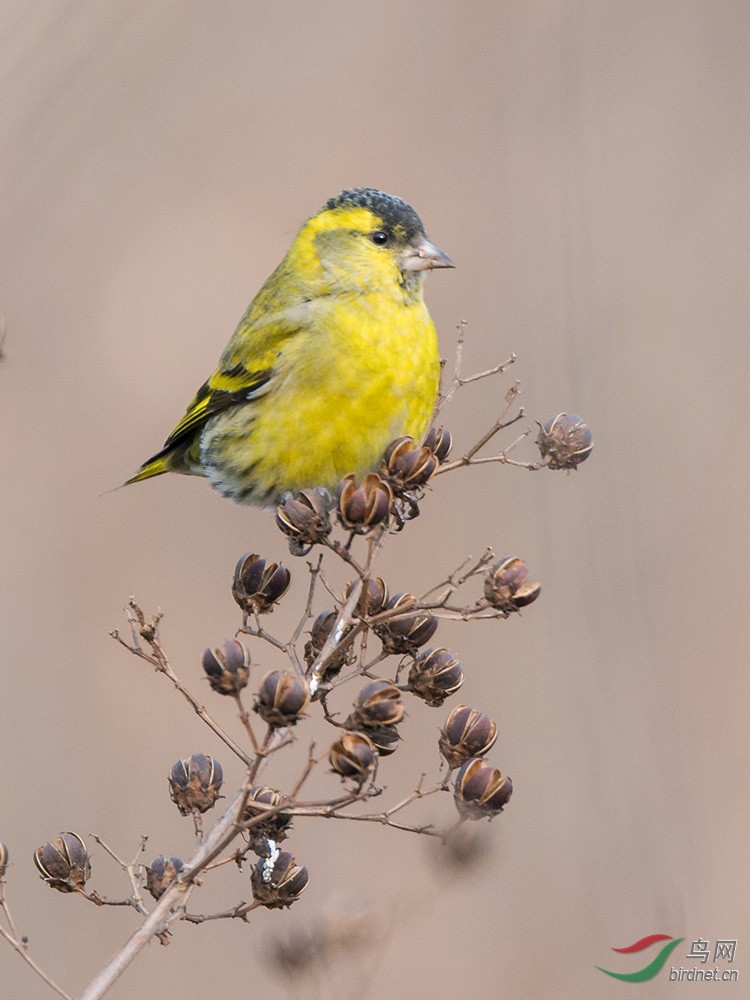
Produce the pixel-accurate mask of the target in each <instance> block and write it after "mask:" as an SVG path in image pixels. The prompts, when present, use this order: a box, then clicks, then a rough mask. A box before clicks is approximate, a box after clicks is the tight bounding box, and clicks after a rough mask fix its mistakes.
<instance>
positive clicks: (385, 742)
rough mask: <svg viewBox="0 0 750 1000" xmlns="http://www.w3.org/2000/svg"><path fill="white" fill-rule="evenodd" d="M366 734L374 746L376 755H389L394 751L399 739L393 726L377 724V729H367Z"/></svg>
mask: <svg viewBox="0 0 750 1000" xmlns="http://www.w3.org/2000/svg"><path fill="white" fill-rule="evenodd" d="M367 736H368V738H369V740H370V742H371V743H372V745H373V746H374V747H375V752H376V753H377V755H378V757H390V755H391V754H392V753H394V752H395V751H396V749H397V747H398V744H399V740H400V739H401V737H400V736H399V734H398V729H397V728H396V727H395V726H378V728H377V729H368V730H367Z"/></svg>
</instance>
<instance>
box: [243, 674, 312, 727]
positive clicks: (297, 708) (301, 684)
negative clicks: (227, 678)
mask: <svg viewBox="0 0 750 1000" xmlns="http://www.w3.org/2000/svg"><path fill="white" fill-rule="evenodd" d="M309 701H310V688H309V686H308V683H307V681H306V680H305V679H304V677H300V676H299V674H295V673H293V672H292V671H291V670H271V671H270V672H269V673H267V674H266V675H265V677H264V678H263V679H262V680H261V682H260V687H259V688H258V693H257V694H256V695H255V711H256V712H257V713H258V715H259V716H260V717H261V719H263V721H264V722H266V723H268V725H269V726H274V728H279V727H281V726H293V725H295V724H296V722H297V721H298V719H299V718H300V716H301V715H302V713H303V712H304V710H305V709H306V708H307V706H308V704H309Z"/></svg>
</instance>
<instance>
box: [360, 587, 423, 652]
mask: <svg viewBox="0 0 750 1000" xmlns="http://www.w3.org/2000/svg"><path fill="white" fill-rule="evenodd" d="M415 601H416V598H415V597H414V595H413V594H395V595H394V596H393V597H392V598H391V599H390V600H389V601H388V602H387V603H386V606H385V609H386V610H387V611H395V610H398V611H401V609H403V610H404V612H406V611H407V610H408V608H409V607H411V606H412V605H413V604H414V602H415ZM437 627H438V620H437V618H436V617H435V616H434V615H431V614H429V613H428V612H425V611H415V612H414V613H413V614H407V613H403V614H399V616H398V617H397V618H396V617H394V618H388V619H386V621H382V622H377V623H376V624H375V625H374V626H373V628H374V630H375V634H376V635H377V636H378V638H379V639H380V641H381V642H382V643H383V648H384V649H385V651H386V652H387V653H413V652H415V651H416V650H417V649H419V647H420V646H424V644H425V643H426V642H429V641H430V639H431V638H432V637H433V635H434V634H435V631H436V630H437Z"/></svg>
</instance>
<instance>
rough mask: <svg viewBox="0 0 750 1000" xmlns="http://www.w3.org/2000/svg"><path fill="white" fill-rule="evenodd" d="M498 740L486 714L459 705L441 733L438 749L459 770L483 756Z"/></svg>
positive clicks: (450, 764) (494, 726) (495, 727)
mask: <svg viewBox="0 0 750 1000" xmlns="http://www.w3.org/2000/svg"><path fill="white" fill-rule="evenodd" d="M496 739H497V726H496V725H495V723H494V722H493V721H492V719H491V718H490V717H489V715H485V714H484V712H477V711H476V710H475V709H473V708H469V707H468V705H458V706H457V707H456V708H454V709H453V711H452V712H451V714H450V715H449V716H448V718H447V719H446V720H445V725H444V726H443V728H442V729H441V730H440V737H439V739H438V746H439V747H440V753H441V754H442V755H443V757H445V759H446V760H447V761H448V765H449V767H460V766H461V765H462V764H465V763H466V761H467V760H469V758H470V757H484V755H485V754H486V753H487V752H488V751H489V750H490V749H491V748H492V747H493V746H494V744H495V740H496Z"/></svg>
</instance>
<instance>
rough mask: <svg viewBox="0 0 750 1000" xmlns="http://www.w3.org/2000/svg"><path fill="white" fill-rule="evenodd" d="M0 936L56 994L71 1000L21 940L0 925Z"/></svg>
mask: <svg viewBox="0 0 750 1000" xmlns="http://www.w3.org/2000/svg"><path fill="white" fill-rule="evenodd" d="M6 916H7V910H6ZM0 937H2V938H4V939H5V940H6V941H7V942H8V944H9V945H10V946H11V948H14V949H15V950H16V951H17V952H18V954H19V955H20V956H21V958H22V959H23V960H24V962H26V963H27V965H29V966H30V967H31V968H32V969H33V970H34V972H36V974H37V975H38V976H39V978H40V979H43V980H44V982H45V983H46V984H47V985H48V986H49V987H51V989H53V990H54V991H55V993H57V995H58V996H61V997H63V998H64V1000H73V998H72V997H71V995H70V994H69V993H66V992H65V990H64V989H63V988H62V986H58V985H57V983H56V982H55V981H54V979H51V978H50V977H49V976H48V975H47V973H46V972H45V971H44V970H43V969H40V968H39V966H38V965H37V964H36V962H35V961H34V959H33V958H32V957H31V955H29V953H28V951H27V950H26V947H25V945H24V944H23V943H22V942H21V941H18V940H16V938H15V937H14V936H13V935H12V934H10V933H9V932H8V931H6V930H5V928H4V927H1V926H0Z"/></svg>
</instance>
